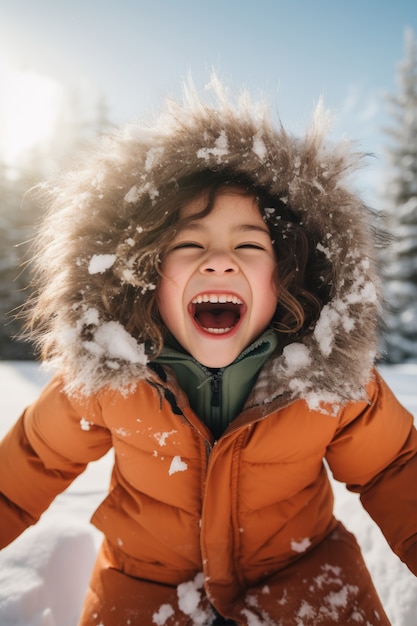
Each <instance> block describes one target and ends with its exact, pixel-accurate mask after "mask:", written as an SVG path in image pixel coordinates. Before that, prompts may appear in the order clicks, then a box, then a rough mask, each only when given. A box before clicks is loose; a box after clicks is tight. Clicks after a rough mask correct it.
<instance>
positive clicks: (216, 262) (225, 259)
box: [200, 250, 239, 275]
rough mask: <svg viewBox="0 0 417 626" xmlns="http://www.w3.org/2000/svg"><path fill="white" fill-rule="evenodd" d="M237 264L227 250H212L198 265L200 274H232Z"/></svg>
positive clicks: (236, 268)
mask: <svg viewBox="0 0 417 626" xmlns="http://www.w3.org/2000/svg"><path fill="white" fill-rule="evenodd" d="M238 269H239V268H238V265H237V263H236V262H235V261H234V259H233V258H232V256H231V255H230V254H228V253H227V252H223V251H221V250H213V251H211V252H209V253H208V254H207V255H206V256H205V258H204V260H203V261H202V263H201V265H200V272H201V273H202V274H210V273H211V274H220V275H221V274H232V273H235V272H237V271H238Z"/></svg>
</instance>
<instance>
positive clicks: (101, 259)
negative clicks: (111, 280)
mask: <svg viewBox="0 0 417 626" xmlns="http://www.w3.org/2000/svg"><path fill="white" fill-rule="evenodd" d="M115 261H116V255H115V254H93V256H92V257H91V259H90V262H89V264H88V273H89V274H104V272H105V271H106V270H108V269H110V268H111V267H112V265H114V262H115Z"/></svg>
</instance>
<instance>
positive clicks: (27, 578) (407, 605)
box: [0, 362, 417, 626]
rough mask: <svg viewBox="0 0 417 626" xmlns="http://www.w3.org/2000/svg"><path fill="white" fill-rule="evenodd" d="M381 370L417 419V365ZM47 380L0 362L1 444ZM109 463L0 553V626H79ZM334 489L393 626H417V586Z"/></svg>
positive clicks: (29, 366)
mask: <svg viewBox="0 0 417 626" xmlns="http://www.w3.org/2000/svg"><path fill="white" fill-rule="evenodd" d="M380 369H381V371H382V374H383V376H384V377H385V379H386V380H387V382H388V383H389V384H390V386H391V387H392V389H393V390H394V391H395V393H396V394H397V396H398V397H399V399H400V400H401V401H402V403H403V404H404V405H405V406H406V407H407V408H408V409H409V410H410V411H411V412H412V413H413V414H414V416H416V417H417V393H416V382H417V365H398V366H394V367H381V368H380ZM46 380H47V376H46V375H45V374H44V373H43V372H42V371H41V370H40V369H39V367H38V366H37V365H35V364H33V363H7V362H3V363H1V362H0V381H1V382H0V385H1V400H0V403H1V405H0V406H1V413H0V437H1V436H2V435H3V434H4V433H5V432H6V431H7V430H8V429H9V427H10V426H11V425H12V424H13V422H14V421H15V420H16V419H17V417H18V415H19V414H20V412H21V410H22V409H23V408H24V407H25V406H26V405H27V404H28V403H30V402H31V401H32V400H34V399H35V398H36V397H37V395H38V393H39V390H40V389H41V387H42V385H43V384H44V383H45V382H46ZM111 464H112V457H111V453H109V454H108V455H107V456H106V457H104V458H103V459H101V460H100V461H98V462H96V463H94V464H91V465H90V467H89V468H88V469H87V471H86V472H85V473H84V474H83V475H82V476H81V477H79V478H78V479H77V480H76V481H74V483H73V484H72V485H71V486H70V487H69V489H68V490H67V491H66V492H65V493H63V494H62V495H60V496H59V497H58V498H57V499H56V500H55V502H54V503H53V504H52V506H51V507H50V508H49V510H48V511H47V512H46V513H45V514H44V515H43V517H42V519H41V520H40V522H39V523H38V524H37V525H36V526H34V527H32V528H29V529H28V530H27V531H26V532H25V533H23V535H22V536H21V537H19V538H18V539H17V540H16V541H15V542H14V543H13V544H11V545H10V546H9V547H7V548H5V549H4V550H3V551H2V552H1V553H0V625H1V626H75V624H76V623H77V618H78V615H79V612H80V608H81V605H82V602H83V596H84V593H85V589H86V586H87V584H88V579H89V576H90V571H91V568H92V565H93V562H94V558H95V554H96V551H97V547H98V545H99V542H100V536H99V533H98V532H97V531H96V530H95V529H94V528H93V527H91V526H90V525H89V523H88V520H89V518H90V515H91V514H92V512H93V511H94V509H95V507H96V506H97V505H98V503H99V502H100V501H101V500H102V498H103V496H104V495H105V492H106V489H107V484H108V481H109V474H110V469H111ZM16 471H18V468H17V467H16ZM334 487H335V493H336V514H337V515H338V517H339V518H340V519H342V520H343V522H344V523H345V524H346V526H347V527H348V528H349V529H350V530H352V531H353V532H354V533H355V534H356V536H357V538H358V540H359V543H360V544H361V546H362V549H363V552H364V556H365V559H366V561H367V563H368V567H369V569H370V571H371V574H372V576H373V579H374V581H375V585H376V587H377V589H378V591H379V594H380V596H381V598H382V602H383V604H384V606H385V610H386V612H387V614H388V616H389V618H390V620H391V622H392V624H393V626H417V579H416V578H415V577H414V576H413V575H412V574H411V573H410V572H409V570H408V569H407V568H406V566H405V565H403V564H402V563H401V562H400V561H399V560H398V558H397V557H396V556H395V555H394V554H392V552H391V551H390V549H389V548H388V546H387V544H386V542H385V540H384V538H383V536H382V534H381V532H380V531H379V529H378V527H377V526H376V525H375V524H374V522H373V521H372V520H371V519H370V518H369V516H368V515H367V514H366V512H365V511H364V510H363V509H362V507H361V505H360V503H359V501H358V498H357V496H356V495H354V494H351V493H349V492H348V491H347V490H346V489H345V487H344V485H340V484H335V485H334ZM416 488H417V487H416ZM0 523H1V520H0Z"/></svg>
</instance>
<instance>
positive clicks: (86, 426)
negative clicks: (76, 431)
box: [80, 417, 93, 430]
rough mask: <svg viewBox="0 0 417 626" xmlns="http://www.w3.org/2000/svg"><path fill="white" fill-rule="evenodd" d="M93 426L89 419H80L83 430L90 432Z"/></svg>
mask: <svg viewBox="0 0 417 626" xmlns="http://www.w3.org/2000/svg"><path fill="white" fill-rule="evenodd" d="M92 425H93V424H92V422H89V421H88V420H87V419H85V417H82V418H81V419H80V427H81V430H90V428H91V426H92Z"/></svg>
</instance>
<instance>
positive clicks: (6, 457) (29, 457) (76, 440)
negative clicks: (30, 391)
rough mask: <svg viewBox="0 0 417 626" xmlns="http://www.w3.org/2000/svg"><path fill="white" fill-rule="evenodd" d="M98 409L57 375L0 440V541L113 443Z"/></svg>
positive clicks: (30, 519) (11, 536)
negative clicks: (72, 395) (68, 390)
mask: <svg viewBox="0 0 417 626" xmlns="http://www.w3.org/2000/svg"><path fill="white" fill-rule="evenodd" d="M83 408H85V410H86V412H85V413H84V411H83V410H82V409H83ZM87 411H88V412H87ZM98 415H99V410H98V407H97V402H93V401H89V402H88V403H87V402H85V403H84V404H82V403H77V402H75V401H72V400H71V399H69V398H68V396H67V395H66V394H65V393H64V392H63V391H62V383H61V381H60V379H59V378H56V379H54V380H53V381H51V383H50V384H49V385H47V387H46V388H45V389H44V391H43V392H42V394H41V395H40V397H39V399H38V400H37V401H36V402H35V403H34V404H32V405H31V406H30V407H29V408H28V409H27V410H26V411H25V412H24V413H23V415H22V417H21V418H20V419H19V420H18V422H17V423H16V424H15V426H14V427H13V428H12V429H11V430H10V431H9V433H8V434H7V435H6V436H5V438H4V439H3V441H2V442H1V443H0V520H1V523H0V547H4V546H5V545H7V544H8V543H10V542H11V541H13V540H14V539H15V538H16V537H17V536H18V535H20V534H21V533H22V532H23V530H25V528H27V526H29V525H31V524H34V523H35V522H36V521H37V520H38V519H39V517H40V515H41V514H42V513H43V511H45V509H47V508H48V506H49V505H50V503H51V502H52V500H53V499H54V498H55V497H56V496H57V495H58V494H59V493H61V492H62V491H64V490H65V489H66V487H68V485H69V484H70V483H71V482H72V481H73V480H74V479H75V478H76V477H77V476H78V475H79V474H81V473H82V472H83V471H84V469H85V468H86V465H87V464H88V462H89V461H93V460H96V459H98V458H100V457H101V456H103V455H104V454H105V453H106V452H107V450H108V449H109V448H110V447H111V435H110V432H109V431H108V430H107V429H106V428H103V425H102V424H100V423H98V424H96V423H95V421H96V422H99V420H98Z"/></svg>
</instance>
